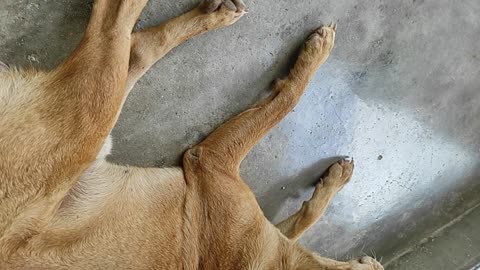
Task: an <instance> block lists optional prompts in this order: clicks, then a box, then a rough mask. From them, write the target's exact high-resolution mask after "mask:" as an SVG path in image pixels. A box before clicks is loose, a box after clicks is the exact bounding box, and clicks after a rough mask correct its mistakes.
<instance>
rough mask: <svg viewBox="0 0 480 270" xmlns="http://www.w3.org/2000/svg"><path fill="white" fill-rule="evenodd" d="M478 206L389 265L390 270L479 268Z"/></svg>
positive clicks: (472, 269)
mask: <svg viewBox="0 0 480 270" xmlns="http://www.w3.org/2000/svg"><path fill="white" fill-rule="evenodd" d="M479 224H480V207H479V206H477V207H475V208H473V209H470V210H469V211H467V212H466V213H465V214H464V215H462V216H460V217H458V218H457V219H455V220H453V221H452V222H451V223H450V224H447V225H446V226H445V227H444V228H441V229H440V230H438V231H437V232H435V233H434V234H433V235H431V236H430V237H428V238H425V239H423V240H422V243H421V244H420V245H417V246H415V247H413V248H412V249H411V250H410V252H409V253H408V254H405V255H404V256H402V257H400V258H399V259H398V260H395V261H394V262H392V263H391V264H390V265H389V266H388V269H389V270H411V269H415V270H430V269H437V270H478V269H480V263H479V262H480V234H479V233H478V228H479V226H478V225H479Z"/></svg>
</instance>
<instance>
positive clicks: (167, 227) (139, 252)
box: [12, 161, 185, 269]
mask: <svg viewBox="0 0 480 270" xmlns="http://www.w3.org/2000/svg"><path fill="white" fill-rule="evenodd" d="M184 197H185V181H184V178H183V172H182V170H181V169H180V168H174V169H141V168H127V167H123V166H116V165H111V164H108V163H106V162H105V161H102V162H97V163H96V164H94V165H92V167H91V168H89V170H87V171H86V172H85V173H84V174H83V175H82V177H81V178H80V180H79V181H78V183H77V184H76V186H75V187H74V188H73V189H72V191H71V192H70V194H69V195H68V196H67V198H66V199H65V200H64V202H63V203H62V205H61V207H60V209H59V211H58V213H57V214H56V216H55V217H54V219H53V221H52V223H51V224H50V225H49V226H48V227H47V228H45V230H44V231H43V232H42V233H41V234H40V235H38V236H36V237H35V238H34V239H32V240H31V241H30V244H29V246H28V248H26V250H25V251H26V252H21V254H19V257H17V259H16V262H14V265H17V266H19V268H22V269H50V268H55V269H58V268H65V269H179V268H180V267H181V247H182V238H183V233H182V226H183V206H184ZM40 250H41V251H42V253H38V252H37V251H40ZM26 254H28V255H26ZM12 268H14V267H12Z"/></svg>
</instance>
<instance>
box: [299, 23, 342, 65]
mask: <svg viewBox="0 0 480 270" xmlns="http://www.w3.org/2000/svg"><path fill="white" fill-rule="evenodd" d="M336 31H337V25H336V24H335V23H331V24H330V25H329V26H322V27H320V28H318V29H317V30H315V32H313V34H311V35H310V37H308V39H307V41H306V42H305V46H304V49H303V52H302V54H303V55H306V56H307V57H308V58H313V60H316V61H318V62H319V63H323V62H324V61H325V60H326V59H327V58H328V56H329V55H330V52H331V51H332V49H333V46H334V44H335V33H336Z"/></svg>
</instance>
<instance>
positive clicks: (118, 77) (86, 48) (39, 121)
mask: <svg viewBox="0 0 480 270" xmlns="http://www.w3.org/2000/svg"><path fill="white" fill-rule="evenodd" d="M146 2H147V0H96V1H95V2H94V5H93V9H92V15H91V18H90V21H89V24H88V26H87V29H86V32H85V34H84V37H83V39H82V41H81V42H80V44H79V45H78V47H77V48H76V49H75V51H74V52H73V53H72V54H71V55H70V56H69V57H68V59H67V60H66V61H65V62H64V63H63V64H61V65H60V66H59V67H58V68H56V69H55V70H53V71H51V72H49V73H42V72H33V71H15V70H12V71H11V72H1V73H0V76H1V77H0V83H1V84H0V153H1V155H0V190H1V191H2V195H1V196H0V205H1V209H0V235H1V236H2V238H0V252H1V253H2V254H7V253H8V252H11V251H13V250H15V249H18V248H19V247H20V246H22V245H25V244H26V243H27V242H28V239H30V238H31V237H32V236H34V235H36V234H37V233H38V230H39V228H41V227H42V226H43V225H44V224H43V223H44V222H47V221H48V220H49V218H50V217H51V215H52V214H53V212H54V211H55V209H56V207H57V206H58V203H59V202H60V201H61V199H62V198H63V197H64V195H65V194H66V193H67V192H68V190H69V189H70V188H71V187H72V186H73V185H74V184H75V182H76V180H77V178H78V176H79V175H80V174H81V173H82V172H83V170H84V169H85V168H87V166H88V165H89V164H90V163H91V162H92V161H93V160H94V159H95V157H96V155H97V153H98V152H99V150H100V147H101V145H102V143H103V141H104V140H105V138H106V136H107V135H108V133H109V132H110V130H111V128H112V127H113V124H114V122H115V120H116V117H117V115H118V111H119V109H120V106H121V104H122V99H123V96H124V93H125V85H126V81H127V76H128V64H129V58H130V48H131V32H132V29H133V26H134V24H135V21H136V20H137V17H138V16H139V14H140V12H141V11H142V9H143V7H144V6H145V4H146ZM18 87H21V89H17V88H18ZM1 259H2V258H1V257H0V263H1Z"/></svg>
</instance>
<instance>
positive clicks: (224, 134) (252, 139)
mask: <svg viewBox="0 0 480 270" xmlns="http://www.w3.org/2000/svg"><path fill="white" fill-rule="evenodd" d="M334 38H335V26H334V25H333V24H332V25H331V26H330V27H326V26H324V27H322V28H320V29H318V30H317V31H316V32H315V33H313V34H312V35H311V36H310V38H309V39H308V40H307V41H306V43H305V46H304V48H303V49H302V51H301V52H300V55H299V57H298V60H297V61H296V63H295V65H294V67H293V69H292V70H291V71H290V74H289V75H288V77H287V78H286V79H284V80H279V81H277V82H276V83H275V84H274V86H273V91H274V94H273V95H272V96H271V97H269V98H267V99H266V100H264V101H263V102H261V103H260V104H259V105H257V106H254V107H253V108H251V109H249V110H247V111H245V112H243V113H241V114H240V115H238V116H236V117H234V118H233V119H231V120H230V121H228V122H226V123H225V124H223V125H222V126H220V127H219V128H217V129H216V130H215V131H214V132H213V133H212V134H210V135H209V136H208V137H207V138H206V139H205V140H204V141H203V142H201V143H200V144H199V145H197V146H195V147H193V148H192V149H190V150H188V151H187V152H186V154H185V157H184V161H185V164H186V167H192V169H193V170H194V167H196V166H200V167H204V166H209V168H210V169H215V168H217V169H218V170H221V171H222V172H228V173H229V174H233V175H234V176H235V177H236V176H238V172H239V166H240V162H241V161H242V160H243V158H244V157H245V155H246V154H247V153H248V151H249V150H250V149H251V148H252V147H253V146H254V145H255V143H256V142H257V141H258V140H260V139H261V138H262V137H263V136H264V135H265V134H266V133H267V132H268V131H269V130H270V129H271V128H272V127H274V126H275V125H276V124H277V123H278V122H279V121H280V120H282V118H283V117H285V116H286V115H287V114H288V113H289V112H290V111H291V110H292V109H293V108H294V106H295V105H296V104H297V102H298V100H299V99H300V97H301V95H302V94H303V91H304V89H305V87H306V85H307V84H308V81H309V80H310V78H311V77H312V76H313V74H314V73H315V71H316V70H317V68H318V67H319V66H320V65H321V64H322V63H323V62H324V61H325V60H326V59H327V57H328V55H329V54H330V51H331V50H332V48H333V44H334ZM202 164H204V165H202ZM205 164H207V165H205Z"/></svg>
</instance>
